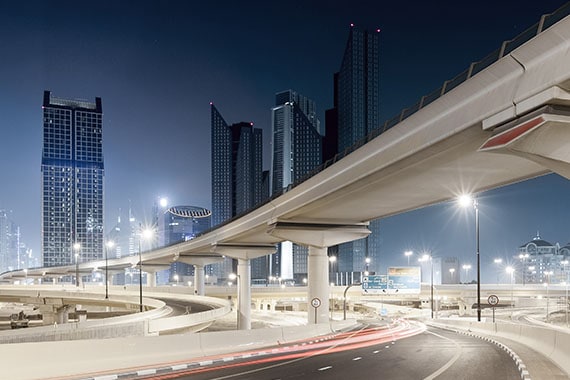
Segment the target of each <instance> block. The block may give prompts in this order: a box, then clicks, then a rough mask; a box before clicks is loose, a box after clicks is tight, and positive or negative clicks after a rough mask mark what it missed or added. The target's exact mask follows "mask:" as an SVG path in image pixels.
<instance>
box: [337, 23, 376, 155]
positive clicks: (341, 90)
mask: <svg viewBox="0 0 570 380" xmlns="http://www.w3.org/2000/svg"><path fill="white" fill-rule="evenodd" d="M379 34H380V33H379V30H375V31H368V30H361V29H359V28H358V27H356V26H353V25H351V27H350V32H349V35H348V41H347V43H346V48H345V50H344V55H343V57H342V63H341V66H340V71H339V73H338V132H339V135H338V151H339V152H342V151H343V150H344V149H346V148H348V147H350V146H352V145H353V144H354V143H355V142H357V141H358V140H360V139H362V138H363V137H365V136H366V135H368V134H369V133H370V132H371V131H372V130H374V129H376V128H378V126H379V125H380V62H379V59H380V58H379V40H380V37H379Z"/></svg>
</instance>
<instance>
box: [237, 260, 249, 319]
mask: <svg viewBox="0 0 570 380" xmlns="http://www.w3.org/2000/svg"><path fill="white" fill-rule="evenodd" d="M237 271H238V273H237V275H238V280H237V283H238V308H237V325H238V326H237V327H238V330H251V265H250V260H249V259H238V266H237Z"/></svg>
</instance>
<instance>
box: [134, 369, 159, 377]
mask: <svg viewBox="0 0 570 380" xmlns="http://www.w3.org/2000/svg"><path fill="white" fill-rule="evenodd" d="M155 373H156V369H154V368H153V369H141V370H140V371H137V376H144V375H154V374H155Z"/></svg>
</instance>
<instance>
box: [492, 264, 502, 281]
mask: <svg viewBox="0 0 570 380" xmlns="http://www.w3.org/2000/svg"><path fill="white" fill-rule="evenodd" d="M493 262H494V263H495V264H497V284H498V283H499V272H500V270H501V268H500V266H501V264H502V263H503V259H498V258H497V259H495V260H493Z"/></svg>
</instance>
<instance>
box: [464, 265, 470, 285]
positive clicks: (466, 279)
mask: <svg viewBox="0 0 570 380" xmlns="http://www.w3.org/2000/svg"><path fill="white" fill-rule="evenodd" d="M463 269H464V270H465V283H466V284H467V281H468V280H469V269H471V264H465V265H463Z"/></svg>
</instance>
